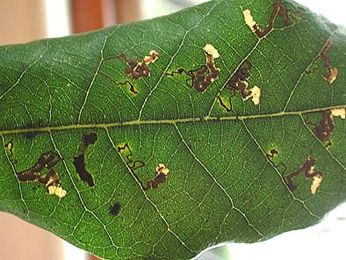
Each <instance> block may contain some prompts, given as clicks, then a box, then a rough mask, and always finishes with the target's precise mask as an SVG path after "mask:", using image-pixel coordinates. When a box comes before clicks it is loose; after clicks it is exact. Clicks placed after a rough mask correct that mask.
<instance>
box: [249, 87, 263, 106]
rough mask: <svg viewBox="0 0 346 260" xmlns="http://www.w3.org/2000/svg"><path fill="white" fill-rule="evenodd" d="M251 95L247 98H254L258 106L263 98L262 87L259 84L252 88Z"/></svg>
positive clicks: (253, 100)
mask: <svg viewBox="0 0 346 260" xmlns="http://www.w3.org/2000/svg"><path fill="white" fill-rule="evenodd" d="M250 91H251V95H249V96H247V97H246V99H245V100H247V99H249V98H252V102H253V103H254V104H255V105H256V106H257V105H259V103H260V100H261V89H260V88H259V87H257V86H254V87H253V88H251V89H250Z"/></svg>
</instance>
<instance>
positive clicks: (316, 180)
mask: <svg viewBox="0 0 346 260" xmlns="http://www.w3.org/2000/svg"><path fill="white" fill-rule="evenodd" d="M322 179H323V176H321V175H317V176H314V177H313V181H312V184H311V194H312V195H315V193H316V191H317V189H318V187H320V185H321V182H322Z"/></svg>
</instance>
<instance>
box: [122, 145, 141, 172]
mask: <svg viewBox="0 0 346 260" xmlns="http://www.w3.org/2000/svg"><path fill="white" fill-rule="evenodd" d="M118 152H119V153H121V154H124V155H125V157H126V164H127V166H128V167H129V168H130V170H131V171H134V170H136V169H138V168H141V167H143V166H145V163H144V162H143V161H140V160H133V153H132V150H131V148H130V146H129V144H128V143H126V144H124V145H119V146H118Z"/></svg>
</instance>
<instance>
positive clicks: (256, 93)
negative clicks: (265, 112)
mask: <svg viewBox="0 0 346 260" xmlns="http://www.w3.org/2000/svg"><path fill="white" fill-rule="evenodd" d="M251 69H252V63H251V62H250V61H249V60H245V61H244V62H243V63H242V64H241V65H240V66H239V68H238V70H237V71H236V72H235V73H234V75H233V76H232V77H231V79H230V80H229V81H228V82H227V84H226V88H229V89H231V90H232V91H233V92H234V93H233V94H232V95H231V96H230V108H229V109H228V108H227V107H225V106H223V105H222V104H221V102H220V101H219V103H220V105H221V106H222V107H224V108H225V109H226V110H227V111H229V112H230V111H232V102H231V101H232V100H231V99H232V97H234V96H235V93H236V92H239V93H240V94H241V97H242V99H243V100H247V99H249V98H252V102H253V103H254V104H255V105H256V106H257V105H259V103H260V97H261V89H260V88H259V87H258V86H254V87H253V88H251V89H248V86H249V83H248V82H247V80H248V79H249V77H250V72H249V71H250V70H251Z"/></svg>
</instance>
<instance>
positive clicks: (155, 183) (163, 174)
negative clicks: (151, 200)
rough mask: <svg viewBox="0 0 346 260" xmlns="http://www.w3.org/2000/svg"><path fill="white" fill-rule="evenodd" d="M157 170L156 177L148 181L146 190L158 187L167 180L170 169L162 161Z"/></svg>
mask: <svg viewBox="0 0 346 260" xmlns="http://www.w3.org/2000/svg"><path fill="white" fill-rule="evenodd" d="M155 170H156V176H155V178H154V179H153V180H149V181H148V182H147V186H146V187H144V190H149V189H150V188H153V189H157V188H158V187H159V185H160V184H162V183H164V182H166V180H167V177H168V173H169V169H168V168H167V167H166V166H165V165H164V164H162V163H160V164H159V165H158V166H157V167H156V169H155Z"/></svg>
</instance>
